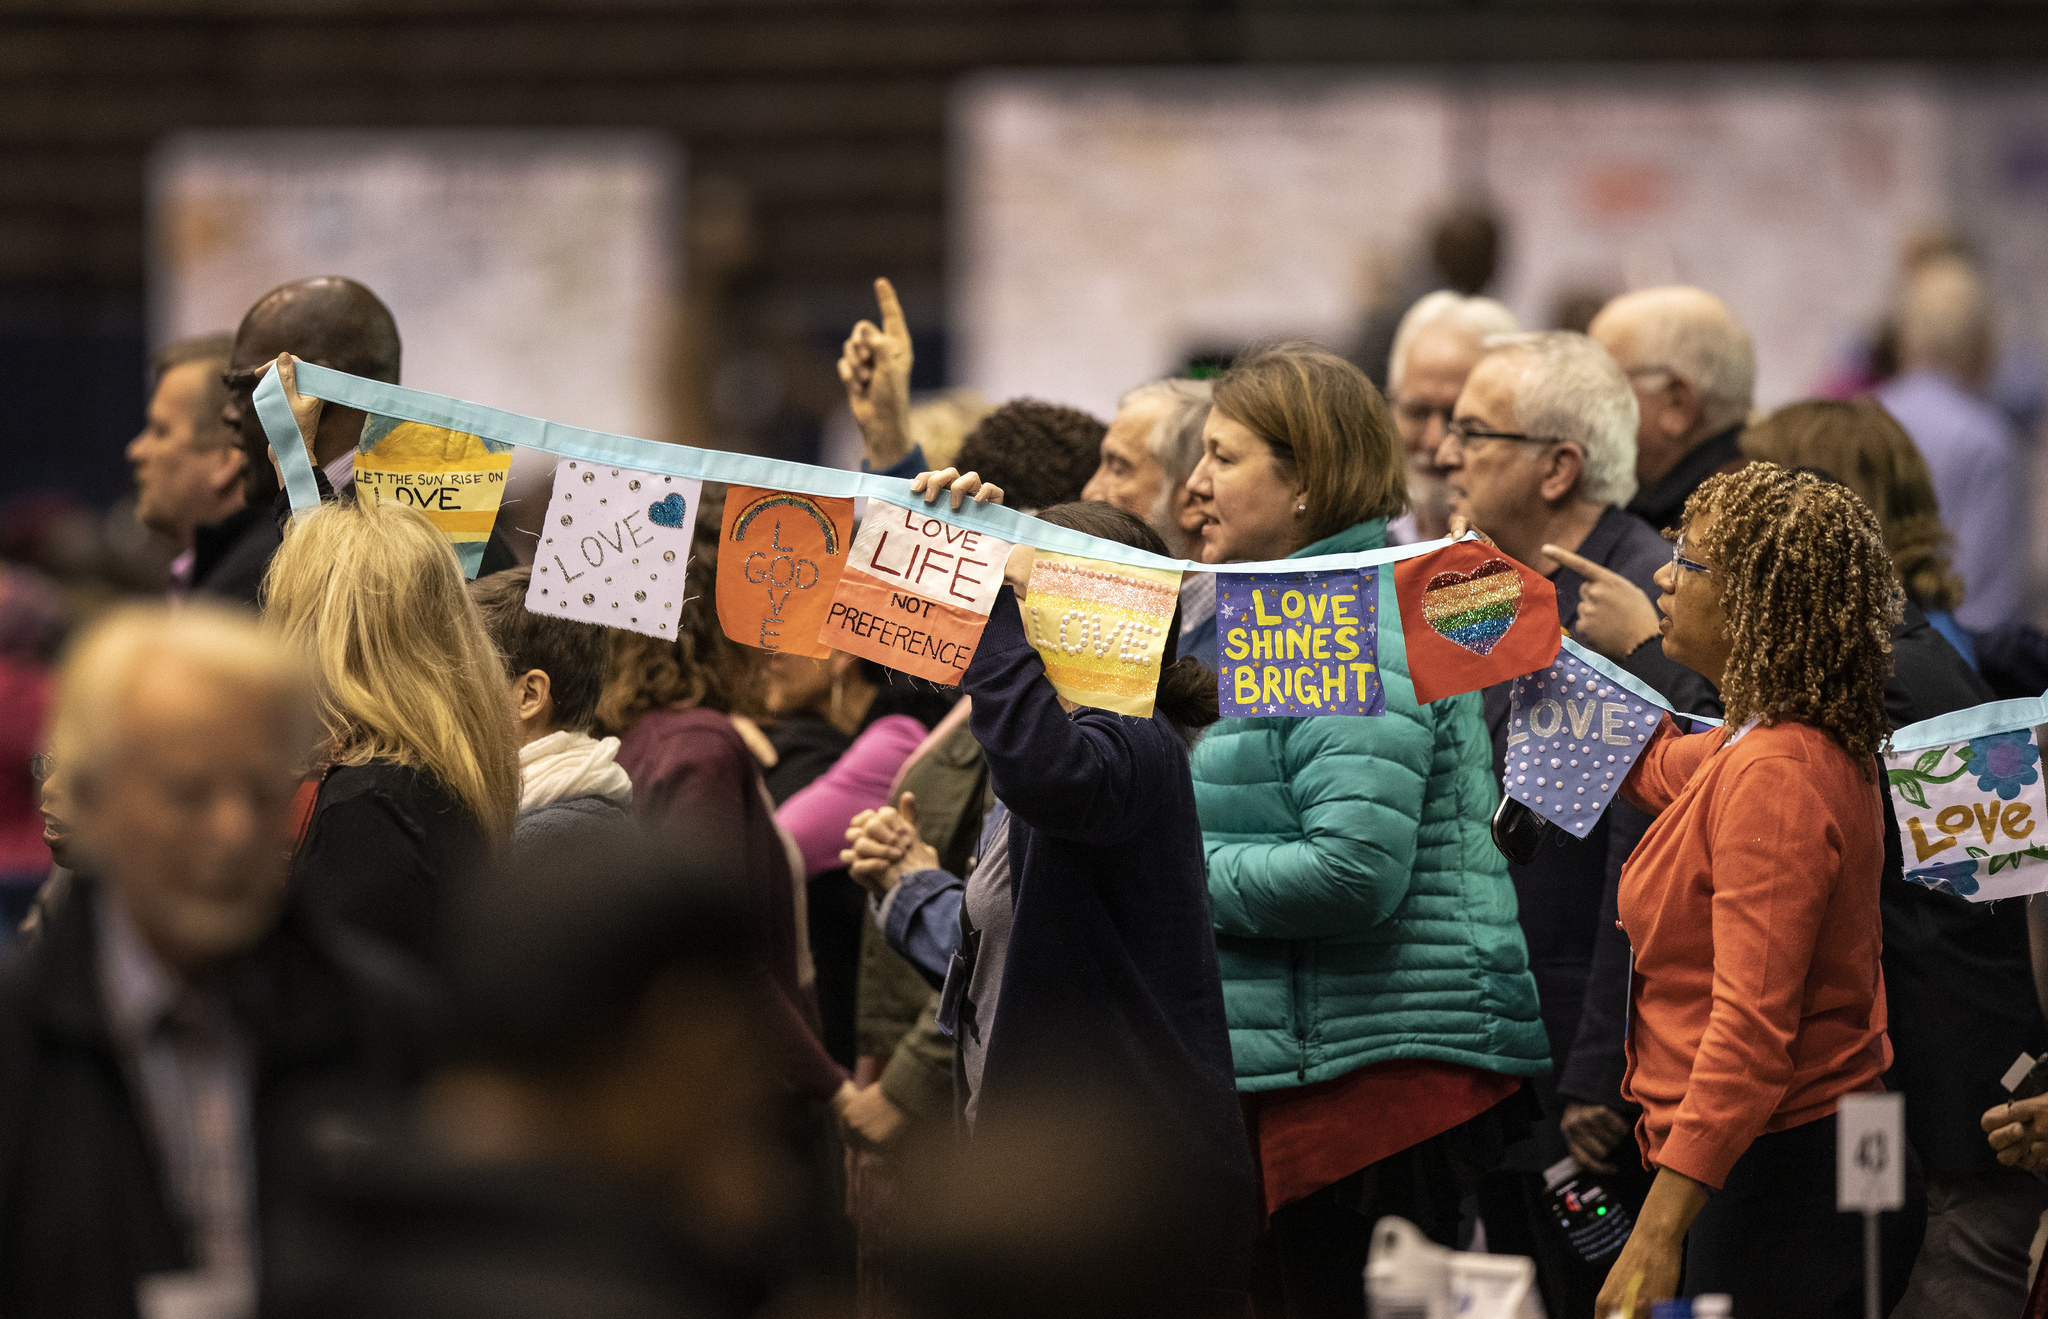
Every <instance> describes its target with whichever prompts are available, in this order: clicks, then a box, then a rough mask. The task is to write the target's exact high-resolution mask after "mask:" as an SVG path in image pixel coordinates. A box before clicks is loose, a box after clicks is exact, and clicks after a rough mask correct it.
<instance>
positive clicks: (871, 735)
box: [775, 714, 925, 877]
mask: <svg viewBox="0 0 2048 1319" xmlns="http://www.w3.org/2000/svg"><path fill="white" fill-rule="evenodd" d="M924 734H925V727H924V725H923V724H921V723H919V722H918V721H917V720H915V719H913V718H911V717H910V716H909V715H907V714H889V715H883V716H882V717H881V718H880V719H877V720H875V722H873V723H872V724H869V725H868V727H867V731H865V732H863V733H862V734H861V735H860V736H859V737H857V738H855V739H854V740H853V745H852V746H850V747H848V748H847V749H846V754H845V755H843V756H841V757H840V758H839V759H838V760H837V761H835V762H834V763H833V765H832V768H830V769H828V770H826V771H825V772H824V773H823V774H821V775H819V776H818V777H817V778H816V779H814V780H812V782H811V783H810V784H809V785H808V786H806V787H804V788H802V789H801V790H799V791H798V792H797V793H796V795H795V796H793V797H791V798H790V799H789V800H788V801H786V802H784V803H782V809H780V810H778V811H776V812H775V818H776V820H778V821H779V822H780V823H781V825H782V827H783V828H785V829H787V830H789V832H790V835H791V836H792V837H793V838H795V839H796V845H797V847H798V848H799V849H801V850H802V852H803V854H804V874H805V876H806V877H809V876H813V875H819V874H822V873H824V872H825V871H827V870H837V869H838V868H839V850H840V849H841V848H843V847H845V846H846V825H847V822H848V821H850V820H852V819H853V817H854V816H856V815H858V814H860V813H861V812H862V811H871V810H875V809H877V808H878V807H881V806H884V805H886V804H887V802H888V795H889V782H890V780H891V779H893V778H895V777H896V770H897V768H898V767H899V766H901V765H902V764H903V762H904V760H905V759H907V758H908V757H909V755H910V753H911V752H913V751H915V750H917V748H918V745H919V744H920V743H922V742H923V741H924Z"/></svg>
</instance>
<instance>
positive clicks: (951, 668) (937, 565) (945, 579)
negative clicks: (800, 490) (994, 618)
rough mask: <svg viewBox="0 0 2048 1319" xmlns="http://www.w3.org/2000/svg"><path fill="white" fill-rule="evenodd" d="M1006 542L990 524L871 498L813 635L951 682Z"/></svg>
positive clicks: (986, 602)
mask: <svg viewBox="0 0 2048 1319" xmlns="http://www.w3.org/2000/svg"><path fill="white" fill-rule="evenodd" d="M1012 548H1013V547H1012V546H1011V544H1010V542H1009V541H1006V540H997V539H996V538H995V537H994V536H991V535H989V534H988V533H987V532H982V531H967V530H963V529H962V528H960V527H956V526H952V525H951V524H949V523H945V522H941V521H940V520H939V519H937V518H935V517H932V516H930V515H929V514H925V513H919V512H917V511H916V510H914V509H908V508H902V507H899V506H897V505H895V504H889V503H884V502H882V501H881V500H870V501H869V503H868V515H867V517H866V518H865V519H864V520H863V521H862V522H861V524H860V534H859V535H858V536H856V537H854V541H853V551H852V553H851V554H849V555H848V556H847V560H846V572H845V574H844V575H843V576H841V577H840V579H839V589H838V591H837V592H836V593H834V595H833V596H832V608H831V609H830V611H829V612H828V613H827V614H826V617H825V625H824V628H823V629H822V630H821V631H820V632H819V633H818V640H819V641H820V642H821V643H823V644H824V645H826V646H829V647H831V648H832V649H834V650H843V651H846V652H847V653H849V654H853V655H859V656H862V657H864V658H866V659H871V660H874V661H875V662H877V663H879V664H885V665H887V666H888V667H890V668H892V669H899V670H901V671H902V672H904V673H911V674H915V675H917V676H918V677H920V678H929V679H931V680H932V681H933V682H939V683H945V684H947V685H948V686H952V685H956V684H958V683H959V681H960V675H961V674H963V673H965V672H966V671H967V661H968V660H970V659H972V658H974V647H975V645H976V644H977V643H978V642H979V641H980V640H981V629H982V627H983V625H984V624H985V623H986V622H987V620H988V611H989V608H990V607H991V606H992V605H994V604H995V599H996V591H997V590H998V589H1000V588H1001V586H1002V584H1003V568H1004V565H1005V564H1006V563H1007V561H1008V560H1009V557H1010V550H1011V549H1012Z"/></svg>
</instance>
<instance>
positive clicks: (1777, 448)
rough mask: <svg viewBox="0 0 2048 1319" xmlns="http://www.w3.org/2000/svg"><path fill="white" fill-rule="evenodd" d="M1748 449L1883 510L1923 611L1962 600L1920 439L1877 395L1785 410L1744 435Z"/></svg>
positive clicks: (1902, 572)
mask: <svg viewBox="0 0 2048 1319" xmlns="http://www.w3.org/2000/svg"><path fill="white" fill-rule="evenodd" d="M1742 451H1743V453H1745V454H1747V455H1749V456H1750V457H1752V458H1765V459H1768V460H1770V461H1771V462H1774V463H1782V464H1784V465H1785V466H1787V467H1817V468H1819V469H1820V470H1821V471H1823V472H1826V473H1827V474H1828V475H1829V476H1832V477H1834V478H1835V479H1836V480H1837V481H1840V482H1841V483H1842V484H1843V485H1845V486H1848V487H1849V488H1850V489H1851V490H1853V491H1855V492H1856V497H1857V498H1858V499H1861V500H1862V501H1863V502H1864V503H1866V504H1868V505H1870V507H1871V509H1872V510H1874V511H1875V512H1876V513H1877V520H1878V523H1879V525H1880V526H1882V527H1883V528H1884V545H1885V549H1887V550H1889V551H1890V552H1891V556H1892V568H1893V570H1894V571H1895V572H1897V573H1898V576H1899V584H1900V585H1901V586H1903V587H1905V588H1906V598H1907V599H1909V600H1911V601H1912V602H1913V603H1914V604H1916V605H1919V606H1920V607H1921V608H1922V609H1954V608H1955V607H1956V606H1957V605H1960V604H1961V603H1962V602H1963V579H1962V578H1961V577H1959V576H1957V575H1956V571H1955V568H1954V567H1953V565H1952V564H1951V563H1950V561H1949V554H1948V546H1949V534H1948V528H1947V527H1946V526H1944V525H1942V521H1941V508H1940V506H1939V505H1938V504H1937V503H1936V502H1935V499H1934V478H1933V477H1931V476H1929V475H1928V473H1927V463H1926V460H1924V459H1923V458H1922V457H1921V456H1920V450H1919V449H1918V448H1917V447H1916V446H1915V445H1914V443H1913V437H1912V436H1911V435H1908V434H1907V433H1906V428H1905V427H1903V426H1901V425H1899V423H1898V422H1897V421H1896V420H1894V419H1893V417H1892V414H1891V413H1889V412H1886V411H1885V410H1884V406H1883V405H1882V404H1880V403H1879V402H1878V401H1877V400H1876V399H1872V398H1859V399H1857V400H1855V401H1854V402H1846V403H1845V402H1838V401H1835V400H1833V399H1814V400H1809V401H1808V402H1805V403H1794V404H1791V405H1790V406H1787V407H1782V408H1779V409H1778V410H1777V411H1776V412H1773V413H1772V414H1771V415H1770V416H1768V417H1765V418H1764V419H1763V420H1762V421H1759V422H1756V423H1755V424H1753V425H1751V426H1750V428H1749V429H1748V430H1746V431H1744V432H1743V433H1742Z"/></svg>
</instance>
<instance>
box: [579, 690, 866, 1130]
mask: <svg viewBox="0 0 2048 1319" xmlns="http://www.w3.org/2000/svg"><path fill="white" fill-rule="evenodd" d="M618 763H619V765H620V766H621V767H622V768H624V769H625V771H626V773H627V775H628V776H630V777H631V778H632V780H633V813H634V815H636V816H638V817H639V818H640V820H641V821H642V822H643V823H645V824H647V825H648V826H649V827H650V828H652V829H654V830H655V831H657V832H658V833H663V834H667V835H669V836H671V837H677V838H682V839H701V838H704V837H707V836H709V837H716V838H721V839H724V838H735V837H736V838H737V839H738V840H739V845H740V848H741V855H742V856H743V857H744V859H745V860H744V864H745V866H746V874H747V883H748V887H749V889H750V890H751V891H752V892H753V893H754V895H755V896H756V898H757V900H758V907H757V909H758V911H759V913H760V917H761V920H762V923H763V944H764V946H765V947H766V948H767V949H768V954H769V966H768V968H767V969H768V972H769V975H770V977H771V978H772V979H773V980H774V982H775V985H776V987H777V989H778V990H780V993H779V994H778V995H777V997H778V999H779V1000H780V1001H781V1002H782V1004H783V1005H784V1007H785V1008H786V1009H787V1013H788V1018H789V1020H788V1025H789V1030H788V1035H789V1036H790V1041H789V1044H790V1047H789V1050H788V1061H787V1071H788V1079H789V1082H790V1085H791V1086H792V1087H793V1088H794V1089H795V1090H796V1091H797V1092H798V1093H800V1094H806V1095H815V1096H818V1097H820V1098H823V1097H826V1096H829V1095H831V1094H833V1093H834V1092H835V1091H837V1090H838V1089H839V1084H840V1082H842V1081H844V1080H845V1079H846V1073H845V1072H844V1071H843V1070H841V1068H840V1067H839V1064H837V1063H835V1062H833V1061H832V1058H831V1056H830V1055H829V1054H827V1053H826V1052H825V1046H824V1044H823V1043H822V1042H821V1041H820V1038H819V1032H820V1027H819V1021H818V1001H817V995H816V993H815V992H814V991H813V989H812V987H811V986H810V985H807V984H805V983H804V982H803V980H802V979H801V978H800V973H799V965H798V964H799V957H800V953H801V944H800V941H799V937H798V927H797V921H798V920H799V919H800V918H801V915H802V912H801V910H800V909H799V908H798V906H797V900H796V899H797V890H796V886H797V884H798V882H799V881H800V880H801V872H800V871H795V872H793V871H792V866H791V856H790V851H789V849H788V848H787V847H786V846H785V845H784V843H783V840H782V835H781V834H780V833H779V832H778V831H777V830H776V827H775V810H774V807H773V805H772V804H771V803H770V801H769V799H768V791H767V789H766V787H764V786H763V784H762V782H761V769H760V766H759V765H757V764H756V763H755V761H754V755H753V753H752V752H751V751H749V750H747V744H746V743H745V742H743V741H741V740H740V735H739V731H738V730H737V729H735V728H734V727H733V726H732V721H731V720H729V719H727V718H726V717H725V716H724V715H722V714H719V713H718V712H717V711H715V710H705V709H701V708H699V709H687V710H656V711H654V712H653V713H651V714H647V715H643V716H642V717H641V719H640V722H638V723H636V724H634V725H633V727H632V728H631V729H630V730H628V731H627V733H626V735H625V736H624V737H623V738H621V739H619V754H618Z"/></svg>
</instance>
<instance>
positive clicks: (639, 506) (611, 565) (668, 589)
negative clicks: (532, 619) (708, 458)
mask: <svg viewBox="0 0 2048 1319" xmlns="http://www.w3.org/2000/svg"><path fill="white" fill-rule="evenodd" d="M703 488H704V483H703V482H702V481H692V480H690V479H688V478H687V477H681V476H662V475H659V474H657V473H654V472H636V471H634V470H632V469H631V468H627V467H612V466H610V465H599V464H594V463H586V462H578V461H576V460H573V459H572V460H570V461H567V462H562V463H558V464H556V465H555V490H554V494H553V495H552V496H551V497H550V498H549V499H548V515H547V520H546V521H545V522H543V523H542V524H541V533H540V545H539V546H538V547H537V550H538V552H537V553H535V555H534V556H533V580H532V582H531V583H529V584H528V586H527V588H526V608H527V610H528V611H529V612H531V613H536V614H552V615H554V616H555V617H557V618H575V619H580V620H582V621H583V622H586V623H599V624H602V625H603V626H605V627H622V628H625V629H627V630H628V631H632V632H644V633H646V634H647V635H648V636H651V637H667V638H671V639H673V638H674V637H675V635H676V628H677V622H676V616H677V611H678V610H680V609H681V608H682V607H683V581H684V577H685V575H686V574H687V573H688V571H689V566H690V524H691V519H692V518H693V517H694V516H695V515H696V512H697V497H698V495H699V494H700V493H701V492H702V490H703ZM657 512H659V514H660V516H659V517H657V516H656V513H657Z"/></svg>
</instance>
